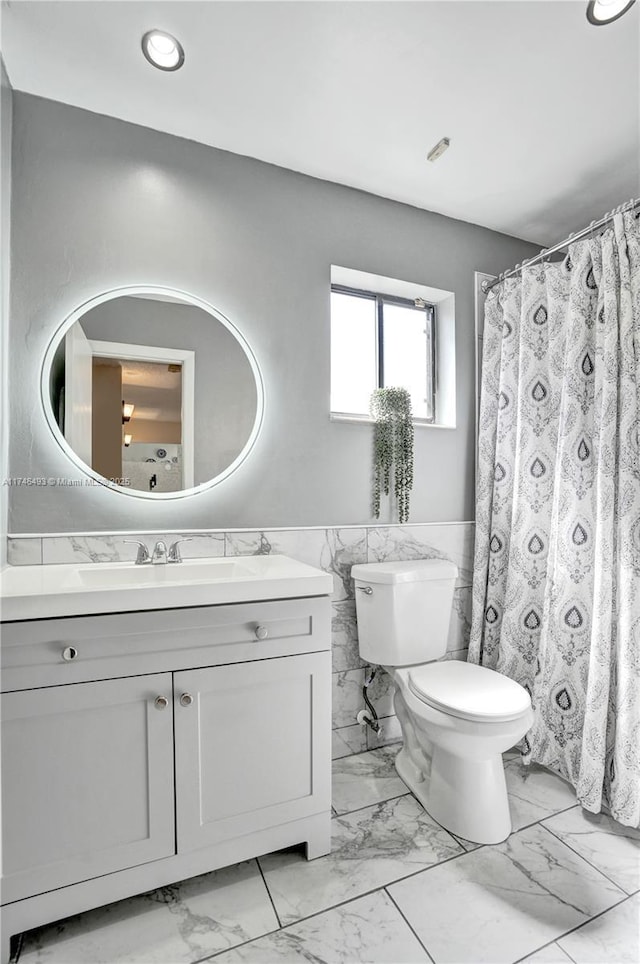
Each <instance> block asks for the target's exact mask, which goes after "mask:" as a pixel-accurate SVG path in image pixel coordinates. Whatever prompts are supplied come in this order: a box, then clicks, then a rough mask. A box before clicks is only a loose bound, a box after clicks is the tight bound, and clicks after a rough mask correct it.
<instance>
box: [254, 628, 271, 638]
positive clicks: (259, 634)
mask: <svg viewBox="0 0 640 964" xmlns="http://www.w3.org/2000/svg"><path fill="white" fill-rule="evenodd" d="M268 635H269V630H268V629H267V627H266V626H256V639H266V638H267V636H268Z"/></svg>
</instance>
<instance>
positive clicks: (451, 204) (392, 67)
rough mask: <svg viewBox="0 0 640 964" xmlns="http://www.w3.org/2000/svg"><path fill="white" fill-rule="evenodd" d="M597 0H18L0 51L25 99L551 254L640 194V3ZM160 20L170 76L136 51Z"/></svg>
mask: <svg viewBox="0 0 640 964" xmlns="http://www.w3.org/2000/svg"><path fill="white" fill-rule="evenodd" d="M585 8H586V0H521V2H517V0H511V2H503V0H439V2H436V0H431V2H429V0H422V2H420V0H418V2H400V0H393V2H371V0H369V2H356V0H343V2H313V0H309V2H307V0H293V2H269V0H265V2H250V0H235V2H222V0H208V2H195V0H189V2H186V0H182V2H151V0H148V2H139V0H127V2H112V0H100V2H91V0H84V2H67V0H64V2H63V0H47V2H34V0H11V2H10V3H8V4H7V5H6V9H5V10H4V13H3V24H2V26H3V31H2V33H3V37H2V40H3V54H4V58H5V62H6V65H7V71H8V73H9V77H10V80H11V82H12V84H13V86H14V87H15V88H17V89H18V90H24V91H28V92H29V93H32V94H39V95H41V96H43V97H48V98H51V99H54V100H60V101H64V102H65V103H69V104H74V105H77V106H79V107H84V108H86V109H88V110H92V111H96V112H99V113H102V114H109V115H112V116H114V117H120V118H122V119H124V120H127V121H132V122H134V123H137V124H143V125H145V126H147V127H153V128H156V129H158V130H162V131H167V132H169V133H171V134H177V135H180V136H182V137H187V138H190V139H192V140H196V141H201V142H202V143H205V144H211V145H213V146H215V147H220V148H224V149H226V150H229V151H233V152H235V153H238V154H246V155H249V156H251V157H257V158H260V159H262V160H265V161H270V162H271V163H273V164H278V165H280V166H282V167H287V168H291V169H293V170H296V171H302V172H305V173H307V174H311V175H314V176H316V177H320V178H324V179H327V180H331V181H337V182H339V183H342V184H347V185H351V186H353V187H357V188H362V189H363V190H366V191H370V192H372V193H374V194H379V195H382V196H384V197H389V198H394V199H396V200H399V201H405V202H408V203H409V204H413V205H416V206H418V207H421V208H427V209H429V210H432V211H438V212H441V213H442V214H446V215H449V216H451V217H455V218H461V219H462V220H465V221H471V222H474V223H477V224H482V225H485V226H487V227H490V228H494V229H497V230H499V231H504V232H506V233H508V234H513V235H516V236H518V237H522V238H526V239H528V240H531V241H534V242H536V243H539V244H541V245H542V244H544V245H547V244H550V243H552V242H553V241H556V240H559V239H560V238H562V237H563V236H564V235H565V234H567V233H568V231H570V230H575V229H577V228H579V227H581V226H583V225H584V224H586V223H588V222H589V221H591V220H592V219H593V218H597V217H599V216H601V215H602V214H603V213H604V212H605V211H606V210H608V209H610V208H612V207H614V206H616V205H617V204H619V203H621V202H622V201H623V200H625V199H628V198H630V197H631V196H635V195H637V194H638V193H639V183H638V182H639V171H638V166H639V146H640V142H639V134H638V130H639V123H640V116H639V113H640V108H639V96H640V95H639V91H640V86H639V49H640V29H639V28H640V4H636V5H635V6H634V7H633V8H632V9H631V10H630V12H629V13H628V14H626V15H625V16H624V17H622V18H621V19H620V20H618V21H617V22H615V23H613V24H610V25H608V26H605V27H593V26H591V25H589V24H588V22H587V19H586V17H585ZM151 27H159V28H161V29H165V30H168V31H169V32H171V33H173V34H175V35H176V36H177V37H178V38H179V39H180V40H181V42H182V43H183V45H184V49H185V53H186V61H185V65H184V67H183V68H182V69H181V70H180V71H178V72H177V73H163V72H162V71H159V70H155V69H154V68H152V67H151V66H150V65H149V64H148V63H147V61H146V60H145V59H144V58H143V56H142V53H141V51H140V38H141V35H142V34H143V33H144V32H145V31H146V30H148V29H149V28H151ZM443 136H448V137H450V138H451V147H450V149H449V150H448V152H447V153H446V154H445V155H444V156H443V157H442V158H441V159H440V160H439V161H438V162H436V163H435V164H432V163H428V162H427V161H426V159H425V158H426V154H427V152H428V151H429V149H430V148H431V147H432V146H433V145H434V144H435V143H436V142H437V141H438V140H439V139H440V138H441V137H443Z"/></svg>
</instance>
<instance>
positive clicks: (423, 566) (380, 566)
mask: <svg viewBox="0 0 640 964" xmlns="http://www.w3.org/2000/svg"><path fill="white" fill-rule="evenodd" d="M457 575H458V567H457V566H456V565H455V563H453V562H450V561H449V560H448V559H411V560H410V561H409V562H362V563H358V565H356V566H352V567H351V576H352V577H353V579H357V580H358V582H372V583H397V582H428V581H430V580H433V579H455V578H456V576H457Z"/></svg>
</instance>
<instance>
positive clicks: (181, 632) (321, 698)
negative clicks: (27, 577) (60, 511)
mask: <svg viewBox="0 0 640 964" xmlns="http://www.w3.org/2000/svg"><path fill="white" fill-rule="evenodd" d="M2 630H3V633H2V646H1V656H2V691H3V694H2V844H3V882H2V949H3V955H4V957H3V960H4V961H6V960H7V959H8V951H9V938H10V936H11V935H13V934H16V933H19V932H20V931H23V930H26V929H29V928H31V927H35V926H37V925H39V924H42V923H46V922H49V921H53V920H59V919H61V918H63V917H66V916H69V915H70V914H74V913H78V912H81V911H83V910H86V909H88V908H91V907H95V906H100V905H102V904H105V903H109V902H111V901H114V900H118V899H120V898H123V897H127V896H131V895H132V894H135V893H140V892H144V891H146V890H151V889H153V888H154V887H158V886H162V885H165V884H168V883H172V882H175V881H178V880H182V879H184V878H186V877H190V876H194V875H196V874H200V873H205V872H207V871H210V870H214V869H216V868H218V867H222V866H225V865H228V864H230V863H234V862H236V861H239V860H245V859H249V858H251V857H255V856H258V855H259V854H262V853H268V852H270V851H272V850H276V849H279V848H282V847H285V846H289V845H292V844H296V843H306V845H307V856H308V857H314V856H319V855H321V854H323V853H327V852H328V851H329V840H330V816H331V807H330V736H331V722H330V704H331V698H330V673H331V654H330V621H329V601H328V598H327V597H311V598H303V599H288V600H278V601H269V602H257V603H247V604H236V605H221V606H203V607H195V608H190V609H188V608H187V609H169V610H153V611H147V612H135V613H116V614H107V615H95V616H75V617H72V618H61V619H41V620H35V621H22V622H10V623H4V624H3V627H2Z"/></svg>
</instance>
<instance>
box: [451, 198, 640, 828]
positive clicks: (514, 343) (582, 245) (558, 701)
mask: <svg viewBox="0 0 640 964" xmlns="http://www.w3.org/2000/svg"><path fill="white" fill-rule="evenodd" d="M639 432H640V220H639V219H638V218H637V217H636V213H635V212H633V211H631V212H629V213H626V214H624V215H622V214H619V215H617V216H616V217H615V218H614V221H613V225H612V227H611V228H609V229H608V230H606V231H605V232H604V233H603V234H602V235H600V236H599V237H595V238H589V239H586V240H583V241H580V242H576V243H574V244H572V245H571V246H570V247H569V252H568V255H567V257H566V258H565V260H564V261H563V262H562V263H554V264H544V263H542V264H540V263H539V264H537V265H534V266H531V267H529V268H525V269H524V270H523V271H522V273H521V275H520V276H515V277H512V278H508V279H506V280H505V281H504V282H502V283H501V284H499V285H497V286H496V287H495V288H493V289H492V291H491V292H490V293H489V295H488V297H487V301H486V307H485V326H484V351H483V369H482V399H481V407H480V437H479V443H478V445H479V451H478V483H477V518H476V527H477V528H476V551H475V575H474V587H473V625H472V633H471V646H470V651H469V659H470V660H472V661H474V662H480V663H482V664H483V665H485V666H488V667H490V668H492V669H496V670H498V671H499V672H501V673H504V674H505V675H507V676H510V677H511V678H512V679H515V680H517V681H518V682H519V683H521V684H522V685H523V686H524V687H525V688H526V689H527V690H528V691H529V693H530V695H531V699H532V702H533V706H534V710H535V722H534V725H533V727H532V729H531V730H530V732H529V733H528V734H527V736H526V737H525V740H524V741H523V757H524V760H525V762H530V761H536V762H538V763H542V764H544V765H546V766H548V767H550V768H551V769H554V770H556V771H558V772H559V773H561V774H562V775H563V776H565V777H566V778H567V779H568V780H569V781H570V782H571V783H572V785H573V786H574V787H575V789H576V792H577V796H578V799H579V801H580V802H581V803H582V805H583V806H584V807H585V808H586V809H587V810H590V811H592V812H599V811H600V810H601V807H602V805H604V806H605V807H607V808H608V809H609V810H610V812H611V814H612V815H613V816H614V817H615V818H616V819H617V820H619V821H620V822H621V823H623V824H626V825H628V826H631V827H638V826H640V446H639V438H638V436H639Z"/></svg>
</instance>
